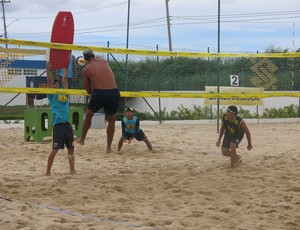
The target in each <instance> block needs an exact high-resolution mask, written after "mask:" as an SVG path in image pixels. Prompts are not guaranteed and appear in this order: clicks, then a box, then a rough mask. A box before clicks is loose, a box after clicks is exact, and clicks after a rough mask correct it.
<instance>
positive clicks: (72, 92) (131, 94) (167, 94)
mask: <svg viewBox="0 0 300 230" xmlns="http://www.w3.org/2000/svg"><path fill="white" fill-rule="evenodd" d="M0 93H28V94H69V95H81V96H88V94H87V93H86V91H85V90H78V89H52V88H0ZM121 97H133V98H137V97H148V98H150V97H151V98H158V97H162V98H268V97H300V92H299V91H295V92H263V93H207V92H204V91H202V92H198V93H195V92H193V93H192V92H191V93H184V92H131V91H130V92H129V91H122V92H121Z"/></svg>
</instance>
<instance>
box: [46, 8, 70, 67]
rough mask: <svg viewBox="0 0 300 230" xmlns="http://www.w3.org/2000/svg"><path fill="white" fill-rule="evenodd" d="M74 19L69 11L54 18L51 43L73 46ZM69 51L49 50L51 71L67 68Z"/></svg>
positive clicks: (61, 12) (59, 13)
mask: <svg viewBox="0 0 300 230" xmlns="http://www.w3.org/2000/svg"><path fill="white" fill-rule="evenodd" d="M73 40H74V19H73V15H72V13H71V12H69V11H59V12H58V13H57V15H56V17H55V20H54V23H53V27H52V33H51V40H50V42H53V43H64V44H73ZM70 55H71V50H60V49H53V48H51V49H50V56H49V60H50V62H51V67H52V68H53V69H60V68H68V65H69V61H70Z"/></svg>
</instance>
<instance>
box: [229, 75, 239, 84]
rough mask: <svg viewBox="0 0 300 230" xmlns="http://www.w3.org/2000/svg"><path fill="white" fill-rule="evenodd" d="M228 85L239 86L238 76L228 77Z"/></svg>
mask: <svg viewBox="0 0 300 230" xmlns="http://www.w3.org/2000/svg"><path fill="white" fill-rule="evenodd" d="M230 85H231V86H239V85H240V83H239V76H238V75H230Z"/></svg>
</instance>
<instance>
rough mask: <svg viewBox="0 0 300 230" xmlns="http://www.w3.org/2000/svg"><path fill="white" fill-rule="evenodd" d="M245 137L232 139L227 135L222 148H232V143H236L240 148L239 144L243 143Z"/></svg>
mask: <svg viewBox="0 0 300 230" xmlns="http://www.w3.org/2000/svg"><path fill="white" fill-rule="evenodd" d="M243 137H244V135H241V136H238V137H232V136H229V135H225V136H224V138H223V143H222V147H224V148H230V143H235V144H236V145H237V147H239V143H241V141H242V139H243Z"/></svg>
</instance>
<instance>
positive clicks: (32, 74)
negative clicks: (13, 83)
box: [23, 69, 37, 76]
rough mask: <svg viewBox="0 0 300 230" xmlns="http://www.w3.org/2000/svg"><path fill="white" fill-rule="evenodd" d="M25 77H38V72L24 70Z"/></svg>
mask: <svg viewBox="0 0 300 230" xmlns="http://www.w3.org/2000/svg"><path fill="white" fill-rule="evenodd" d="M23 75H25V76H36V75H37V70H35V69H24V70H23Z"/></svg>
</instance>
